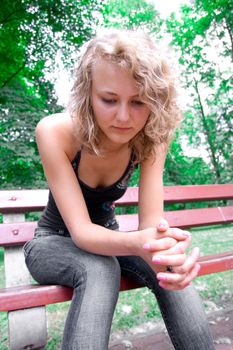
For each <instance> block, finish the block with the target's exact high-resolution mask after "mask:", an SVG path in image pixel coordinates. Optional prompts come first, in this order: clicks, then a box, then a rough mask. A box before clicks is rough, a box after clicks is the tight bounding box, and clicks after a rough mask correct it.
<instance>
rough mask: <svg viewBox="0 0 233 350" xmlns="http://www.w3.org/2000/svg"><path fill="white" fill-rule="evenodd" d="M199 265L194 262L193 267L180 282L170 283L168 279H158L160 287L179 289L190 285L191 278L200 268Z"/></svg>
mask: <svg viewBox="0 0 233 350" xmlns="http://www.w3.org/2000/svg"><path fill="white" fill-rule="evenodd" d="M200 268H201V266H200V265H199V264H195V266H194V268H193V269H192V271H191V272H190V273H189V274H188V275H186V278H184V279H183V281H181V282H175V283H174V282H172V283H170V282H169V281H168V280H167V281H162V280H160V281H159V285H160V287H162V288H164V289H167V290H181V289H184V288H186V287H188V286H189V285H190V283H191V282H192V280H193V279H194V278H196V277H197V276H198V272H199V270H200Z"/></svg>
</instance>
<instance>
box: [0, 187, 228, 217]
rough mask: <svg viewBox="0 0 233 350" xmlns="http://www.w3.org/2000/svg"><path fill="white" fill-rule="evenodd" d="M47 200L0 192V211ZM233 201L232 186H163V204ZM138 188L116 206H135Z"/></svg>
mask: <svg viewBox="0 0 233 350" xmlns="http://www.w3.org/2000/svg"><path fill="white" fill-rule="evenodd" d="M47 199H48V190H12V191H0V211H1V212H2V213H11V212H14V213H17V212H27V211H40V210H42V209H43V208H44V207H45V205H46V203H47ZM218 199H233V184H215V185H188V186H164V200H165V203H175V202H182V203H183V202H196V201H206V200H218ZM137 203H138V188H137V187H130V188H128V189H127V191H126V193H125V195H124V196H123V197H122V198H120V199H119V200H118V201H116V205H117V206H125V205H137Z"/></svg>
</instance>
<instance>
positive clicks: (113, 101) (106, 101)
mask: <svg viewBox="0 0 233 350" xmlns="http://www.w3.org/2000/svg"><path fill="white" fill-rule="evenodd" d="M102 101H103V102H104V103H107V104H113V103H115V102H116V100H114V99H112V98H111V99H109V98H102Z"/></svg>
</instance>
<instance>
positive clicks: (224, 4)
mask: <svg viewBox="0 0 233 350" xmlns="http://www.w3.org/2000/svg"><path fill="white" fill-rule="evenodd" d="M232 10H233V4H232V2H229V1H226V0H225V1H223V0H222V1H213V2H209V1H205V0H202V1H196V3H195V5H192V6H187V5H185V6H183V7H182V8H181V18H180V19H177V18H176V17H175V15H174V14H173V15H172V16H171V18H170V19H168V20H167V28H168V31H169V32H170V33H171V34H172V45H173V47H175V48H176V49H177V52H178V54H179V62H180V64H181V65H182V66H183V69H182V72H183V73H182V76H183V87H184V89H185V90H186V91H189V94H190V102H189V104H188V105H187V110H186V112H185V117H186V118H185V124H184V133H185V134H186V136H187V139H188V141H189V144H190V145H192V146H194V147H199V148H202V149H206V151H207V152H208V154H209V161H210V169H211V171H212V175H213V176H209V175H208V179H209V180H210V181H212V182H219V183H222V182H230V181H232V159H233V146H232V144H233V142H232V141H233V125H232V116H233V114H232V96H231V91H230V89H232V74H231V67H230V65H231V60H232V61H233V40H232V28H233V21H232V16H230V15H229V14H230V13H231V14H232ZM200 165H201V164H200ZM201 169H202V170H204V172H205V169H206V167H204V168H203V166H202V167H201ZM202 173H203V171H201V172H200V174H202ZM200 180H201V179H200ZM201 181H202V180H201ZM207 181H208V180H207ZM205 182H206V181H204V183H205ZM199 183H200V182H199ZM201 183H202V182H201Z"/></svg>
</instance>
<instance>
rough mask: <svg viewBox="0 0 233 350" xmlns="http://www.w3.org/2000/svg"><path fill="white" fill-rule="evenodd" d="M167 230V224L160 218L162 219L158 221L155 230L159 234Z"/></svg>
mask: <svg viewBox="0 0 233 350" xmlns="http://www.w3.org/2000/svg"><path fill="white" fill-rule="evenodd" d="M168 228H169V224H168V222H167V220H165V219H163V218H162V219H161V220H160V223H159V224H158V226H157V230H158V231H159V232H164V231H166V230H167V229H168Z"/></svg>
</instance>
